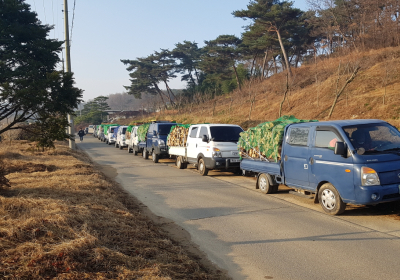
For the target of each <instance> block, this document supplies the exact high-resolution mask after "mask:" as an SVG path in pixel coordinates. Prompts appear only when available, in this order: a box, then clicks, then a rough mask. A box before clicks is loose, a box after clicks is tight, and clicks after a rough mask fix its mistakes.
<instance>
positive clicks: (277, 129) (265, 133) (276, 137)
mask: <svg viewBox="0 0 400 280" xmlns="http://www.w3.org/2000/svg"><path fill="white" fill-rule="evenodd" d="M316 121H317V120H299V119H296V118H295V117H294V116H282V117H280V118H279V119H276V120H274V121H271V122H265V123H261V124H259V125H257V126H256V127H251V128H249V129H248V130H247V131H244V132H241V133H240V138H239V142H238V148H239V151H240V156H241V157H244V158H246V157H250V158H259V159H260V160H267V159H268V160H273V161H278V159H280V149H279V147H280V146H281V145H282V140H283V133H284V128H285V127H286V126H287V125H288V124H291V123H304V122H316Z"/></svg>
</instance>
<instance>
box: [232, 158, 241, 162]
mask: <svg viewBox="0 0 400 280" xmlns="http://www.w3.org/2000/svg"><path fill="white" fill-rule="evenodd" d="M239 161H240V159H231V162H239Z"/></svg>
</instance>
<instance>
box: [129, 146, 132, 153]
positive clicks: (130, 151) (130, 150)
mask: <svg viewBox="0 0 400 280" xmlns="http://www.w3.org/2000/svg"><path fill="white" fill-rule="evenodd" d="M132 152H133V150H132V149H131V148H130V147H129V146H128V153H130V154H131V153H132Z"/></svg>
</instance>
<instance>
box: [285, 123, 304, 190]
mask: <svg viewBox="0 0 400 280" xmlns="http://www.w3.org/2000/svg"><path fill="white" fill-rule="evenodd" d="M309 132H310V127H305V126H292V127H289V129H288V133H287V134H286V135H287V136H286V139H285V142H286V143H285V147H284V158H283V159H282V160H283V164H284V172H285V182H286V184H287V185H289V186H299V187H302V188H306V189H309V188H310V187H309V185H310V184H309V180H308V175H309V163H308V158H309V148H308V143H309Z"/></svg>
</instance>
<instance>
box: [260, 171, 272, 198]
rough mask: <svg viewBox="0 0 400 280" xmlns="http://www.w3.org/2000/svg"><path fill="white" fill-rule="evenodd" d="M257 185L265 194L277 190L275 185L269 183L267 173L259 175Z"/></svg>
mask: <svg viewBox="0 0 400 280" xmlns="http://www.w3.org/2000/svg"><path fill="white" fill-rule="evenodd" d="M257 187H258V189H259V190H260V192H262V193H265V194H268V193H273V192H274V190H275V187H274V186H272V185H271V184H270V183H269V180H268V176H267V175H266V174H261V175H260V176H259V177H258V181H257Z"/></svg>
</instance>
